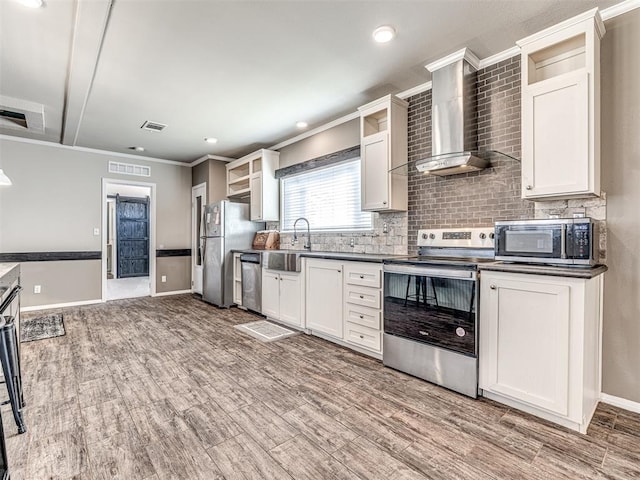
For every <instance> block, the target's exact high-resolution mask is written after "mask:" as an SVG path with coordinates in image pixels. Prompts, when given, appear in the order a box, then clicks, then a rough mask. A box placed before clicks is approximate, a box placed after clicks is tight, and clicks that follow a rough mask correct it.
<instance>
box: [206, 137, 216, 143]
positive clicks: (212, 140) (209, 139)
mask: <svg viewBox="0 0 640 480" xmlns="http://www.w3.org/2000/svg"><path fill="white" fill-rule="evenodd" d="M204 141H205V142H207V143H218V139H217V138H213V137H205V139H204Z"/></svg>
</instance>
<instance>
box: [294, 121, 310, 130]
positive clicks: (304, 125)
mask: <svg viewBox="0 0 640 480" xmlns="http://www.w3.org/2000/svg"><path fill="white" fill-rule="evenodd" d="M308 126H309V124H308V123H307V122H297V123H296V128H299V129H300V130H302V129H303V128H307V127H308Z"/></svg>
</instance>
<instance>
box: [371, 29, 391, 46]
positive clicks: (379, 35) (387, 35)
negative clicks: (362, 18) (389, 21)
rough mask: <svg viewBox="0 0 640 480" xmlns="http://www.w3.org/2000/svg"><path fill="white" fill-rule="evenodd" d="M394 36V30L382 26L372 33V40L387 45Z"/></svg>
mask: <svg viewBox="0 0 640 480" xmlns="http://www.w3.org/2000/svg"><path fill="white" fill-rule="evenodd" d="M395 36H396V30H395V28H393V27H392V26H390V25H382V26H381V27H378V28H376V29H375V30H374V31H373V39H374V40H375V41H376V42H378V43H387V42H390V41H391V40H393V39H394V38H395Z"/></svg>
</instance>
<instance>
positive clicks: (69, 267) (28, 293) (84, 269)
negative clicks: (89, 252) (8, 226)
mask: <svg viewBox="0 0 640 480" xmlns="http://www.w3.org/2000/svg"><path fill="white" fill-rule="evenodd" d="M101 272H102V264H101V262H100V260H72V261H55V262H24V263H21V264H20V284H21V285H22V288H23V290H22V293H21V294H20V306H21V307H22V308H24V307H35V306H38V305H55V304H58V303H67V302H91V301H96V300H99V299H100V297H101V295H102V283H101V281H100V275H101ZM35 285H41V286H42V293H39V294H35V293H33V287H34V286H35Z"/></svg>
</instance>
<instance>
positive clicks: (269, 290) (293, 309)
mask: <svg viewBox="0 0 640 480" xmlns="http://www.w3.org/2000/svg"><path fill="white" fill-rule="evenodd" d="M300 277H301V275H300V274H299V273H289V272H286V273H285V272H277V271H273V270H266V269H263V270H262V314H263V315H266V316H267V317H269V318H273V319H274V320H279V321H281V322H284V323H288V324H290V325H293V326H296V327H302V326H303V322H302V318H303V317H302V293H303V292H302V280H301V278H300Z"/></svg>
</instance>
